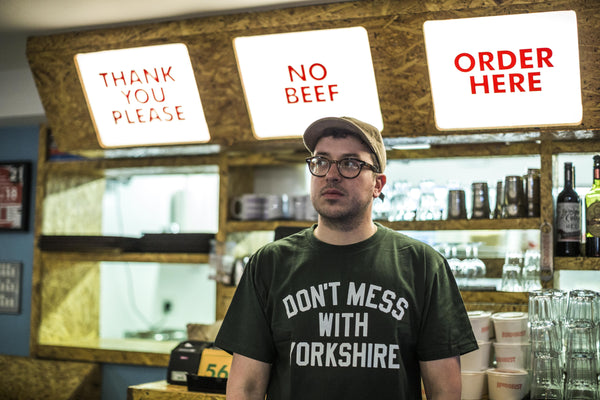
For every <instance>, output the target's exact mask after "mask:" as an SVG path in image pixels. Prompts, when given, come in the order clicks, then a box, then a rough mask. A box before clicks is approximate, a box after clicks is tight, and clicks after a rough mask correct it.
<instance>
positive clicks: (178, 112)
mask: <svg viewBox="0 0 600 400" xmlns="http://www.w3.org/2000/svg"><path fill="white" fill-rule="evenodd" d="M175 113H176V114H177V119H178V120H180V121H184V120H185V118H183V116H182V115H183V111H182V110H181V106H176V107H175Z"/></svg>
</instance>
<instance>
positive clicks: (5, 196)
mask: <svg viewBox="0 0 600 400" xmlns="http://www.w3.org/2000/svg"><path fill="white" fill-rule="evenodd" d="M30 167H31V166H30V163H28V162H18V163H16V162H15V163H0V230H26V229H27V217H28V211H29V179H30V178H29V173H30Z"/></svg>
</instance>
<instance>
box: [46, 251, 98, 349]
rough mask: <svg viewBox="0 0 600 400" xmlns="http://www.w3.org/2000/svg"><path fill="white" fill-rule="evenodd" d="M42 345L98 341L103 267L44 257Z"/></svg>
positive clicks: (95, 263)
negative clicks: (101, 270) (101, 271)
mask: <svg viewBox="0 0 600 400" xmlns="http://www.w3.org/2000/svg"><path fill="white" fill-rule="evenodd" d="M42 282H43V284H42V286H41V301H40V304H41V312H40V315H41V322H40V327H39V333H38V334H39V343H40V344H71V343H73V342H76V343H81V342H83V341H86V340H94V339H97V338H98V336H99V332H100V326H99V321H100V308H99V307H100V306H99V304H100V266H99V263H97V262H73V261H66V260H61V259H55V258H51V257H44V259H43V270H42Z"/></svg>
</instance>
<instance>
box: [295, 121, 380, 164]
mask: <svg viewBox="0 0 600 400" xmlns="http://www.w3.org/2000/svg"><path fill="white" fill-rule="evenodd" d="M334 131H342V132H348V133H350V134H353V135H355V136H357V137H358V138H359V139H361V140H362V141H363V142H365V143H366V145H367V146H369V149H370V150H371V152H372V153H373V154H374V155H375V160H376V161H377V164H378V166H379V172H383V171H385V163H386V154H385V146H384V145H383V138H382V136H381V132H379V129H377V128H375V127H374V126H373V125H370V124H367V123H366V122H363V121H359V120H358V119H356V118H351V117H339V118H338V117H327V118H321V119H318V120H316V121H315V122H313V123H312V124H310V126H309V127H308V128H306V131H304V136H303V139H304V146H306V148H307V149H308V151H310V152H311V153H314V151H315V147H316V145H317V142H318V141H319V139H321V137H322V136H323V135H325V134H327V133H329V132H334Z"/></svg>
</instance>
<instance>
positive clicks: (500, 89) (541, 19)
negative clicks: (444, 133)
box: [424, 11, 583, 130]
mask: <svg viewBox="0 0 600 400" xmlns="http://www.w3.org/2000/svg"><path fill="white" fill-rule="evenodd" d="M424 33H425V45H426V49H427V63H428V66H429V77H430V81H431V93H432V96H433V105H434V111H435V120H436V125H437V127H438V128H439V129H440V130H455V129H481V128H503V127H530V126H531V127H532V126H535V127H538V126H548V125H577V124H580V123H581V120H582V113H583V111H582V110H583V108H582V102H581V82H580V76H579V47H578V39H577V19H576V15H575V12H574V11H557V12H545V13H533V14H521V15H506V16H495V17H482V18H467V19H457V20H445V21H427V22H425V24H424Z"/></svg>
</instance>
